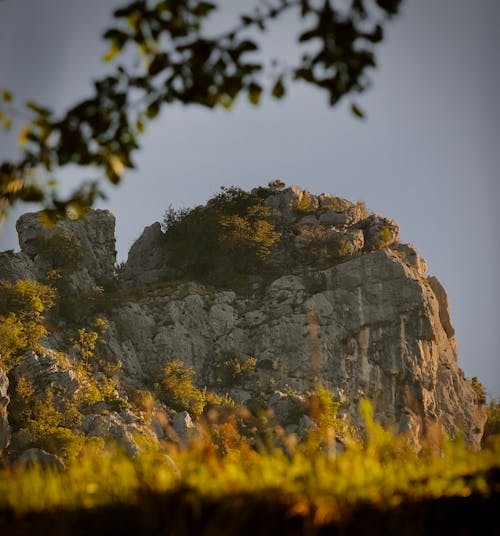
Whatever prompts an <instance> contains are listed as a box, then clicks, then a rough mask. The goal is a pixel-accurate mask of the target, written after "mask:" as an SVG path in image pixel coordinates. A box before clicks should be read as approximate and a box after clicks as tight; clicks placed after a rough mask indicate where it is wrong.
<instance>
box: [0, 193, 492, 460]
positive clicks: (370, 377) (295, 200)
mask: <svg viewBox="0 0 500 536" xmlns="http://www.w3.org/2000/svg"><path fill="white" fill-rule="evenodd" d="M265 204H266V206H267V207H269V209H270V210H271V212H272V217H273V218H274V219H273V221H274V222H275V225H276V228H278V229H279V230H280V233H281V236H282V238H281V241H280V243H279V244H278V246H277V247H276V250H275V252H274V253H273V254H272V255H271V257H270V260H269V265H270V266H271V267H272V270H270V271H269V273H266V274H258V275H254V276H253V279H252V281H253V283H252V286H251V287H249V288H248V289H246V291H245V292H241V291H239V290H238V291H237V290H236V289H231V288H216V287H213V286H209V285H206V284H205V285H204V284H201V283H200V282H194V281H190V282H186V281H185V278H184V280H183V279H176V276H177V275H178V274H176V271H175V269H174V268H173V267H172V266H169V256H168V247H167V246H168V244H166V242H165V236H164V234H163V233H162V230H161V227H160V225H159V224H158V223H156V224H153V225H152V226H150V227H147V228H146V229H145V230H144V233H143V234H142V235H141V237H140V238H139V239H138V241H137V242H136V243H135V244H134V245H133V246H132V248H131V250H130V253H129V257H128V261H127V262H126V263H125V265H124V267H123V269H122V270H121V271H120V272H121V273H120V274H119V276H118V278H115V282H114V284H115V290H114V291H113V293H111V294H110V295H109V296H108V298H107V300H106V308H105V309H104V310H103V312H102V315H103V316H105V317H106V320H107V322H108V329H107V331H106V335H105V340H104V341H103V345H102V348H101V351H102V353H103V355H106V356H107V357H108V358H109V359H110V360H112V361H116V360H117V359H120V360H121V361H122V363H123V369H122V375H123V377H124V378H125V379H126V382H127V384H128V385H130V386H133V387H134V388H138V389H145V388H148V387H149V386H151V385H152V384H153V382H154V381H155V378H156V377H157V374H158V372H159V371H160V369H162V368H163V367H164V366H165V364H166V363H168V362H169V361H171V360H174V359H180V360H182V361H183V362H184V363H185V364H186V365H187V366H190V367H192V368H194V370H195V371H196V381H197V382H198V383H199V384H200V386H207V387H208V388H210V389H213V390H215V391H217V392H219V393H220V394H225V393H228V394H229V395H231V396H232V397H233V398H234V399H235V400H237V401H239V402H247V403H252V402H254V401H255V400H259V401H260V403H263V404H267V405H268V406H269V407H274V408H275V410H276V413H277V414H278V415H280V416H282V417H283V418H284V419H285V421H286V423H287V425H290V426H291V427H292V428H291V429H292V430H296V429H299V428H300V426H301V424H300V423H302V424H303V418H302V417H301V414H300V411H298V409H297V408H299V409H300V405H301V400H302V399H301V393H302V392H304V391H307V390H309V389H311V388H313V387H314V386H315V385H317V383H318V382H321V383H322V384H324V385H326V386H327V387H328V388H330V389H331V390H332V391H334V392H335V393H337V396H338V397H339V399H341V400H342V401H343V403H344V410H345V411H346V412H347V413H348V414H350V415H351V416H352V418H353V419H354V420H356V418H357V415H358V405H359V401H360V399H361V398H362V397H368V398H369V399H371V400H372V402H373V404H374V408H375V415H376V417H377V418H378V419H379V420H380V421H382V422H383V423H384V424H385V425H388V426H391V427H392V428H393V429H395V430H397V431H406V430H409V431H411V432H412V433H414V435H415V436H416V437H417V438H418V437H420V438H422V437H423V436H424V435H425V433H426V427H427V425H428V424H429V423H431V422H438V423H440V424H441V425H442V426H443V427H444V428H445V430H446V431H447V432H448V433H449V434H450V435H456V434H457V433H459V432H463V433H464V434H465V437H466V438H467V440H468V441H469V443H471V444H472V445H475V446H478V445H479V443H480V439H481V433H482V429H483V426H484V421H485V412H484V407H483V405H482V404H483V402H482V401H481V400H480V397H479V396H478V395H477V393H476V391H475V390H474V389H473V387H472V386H471V383H470V382H469V381H468V380H467V379H466V378H465V377H464V375H463V373H462V371H461V370H460V368H459V366H458V363H457V352H456V343H455V339H454V330H453V327H452V324H451V320H450V314H449V308H448V304H447V298H446V293H445V291H444V289H443V287H442V286H441V284H440V283H439V281H438V280H437V279H436V278H435V277H428V276H427V273H426V269H427V267H426V263H425V261H424V260H423V259H422V258H421V257H420V256H419V255H418V253H417V252H416V250H415V248H414V247H413V246H412V245H411V244H401V243H400V242H399V227H398V225H397V223H396V222H394V221H393V220H391V219H390V218H384V217H382V216H379V215H376V214H373V213H369V212H368V211H367V210H366V208H365V207H364V205H363V204H361V203H352V202H350V201H348V200H345V199H341V198H338V197H335V196H332V195H329V194H321V195H319V196H315V195H312V194H311V193H309V192H307V191H305V190H303V189H301V188H299V187H296V186H294V187H291V188H286V189H284V190H280V191H275V192H272V193H270V195H269V196H268V197H267V199H266V200H265ZM113 227H114V219H113V217H112V215H111V214H109V213H107V212H105V211H95V212H94V211H91V212H90V213H89V215H88V216H87V217H86V218H85V219H84V220H83V221H81V222H64V223H62V224H59V229H60V230H64V231H66V230H67V231H70V232H71V233H73V235H74V236H75V237H76V238H77V240H78V242H79V244H80V245H81V247H82V249H83V251H84V254H83V257H82V261H81V263H80V265H79V267H78V269H77V270H76V272H75V273H76V274H79V275H77V276H74V277H77V279H78V278H79V279H78V281H80V284H79V285H77V284H76V283H75V284H74V285H73V286H74V288H77V287H78V288H83V287H85V286H86V285H87V286H88V285H91V284H95V283H96V282H99V281H102V280H103V279H104V280H105V279H107V278H111V277H112V274H113V266H114V260H115V250H114V236H113V233H112V231H113ZM18 230H19V233H20V243H21V249H22V253H21V254H12V253H9V254H7V253H4V254H0V268H2V266H8V267H9V268H8V270H7V269H5V271H7V272H8V273H9V274H12V273H15V271H16V266H19V271H20V272H22V273H23V274H28V275H29V274H30V273H32V274H34V275H35V276H37V274H40V272H41V271H42V268H44V269H45V268H46V266H45V264H46V259H44V256H43V251H40V250H39V249H37V240H39V237H40V233H41V234H42V236H45V235H46V234H47V231H45V230H43V229H41V227H40V225H39V223H38V220H37V217H36V216H35V215H32V214H30V215H25V216H24V217H22V218H21V219H20V221H19V223H18ZM43 233H45V235H44V234H43ZM325 252H326V253H325ZM8 255H10V257H8ZM12 255H21V256H22V257H21V256H19V257H16V258H15V259H16V260H15V261H14V260H12ZM16 263H17V264H16ZM30 263H31V264H30ZM44 263H45V264H44ZM83 274H86V275H85V277H87V278H88V281H86V280H85V277H84V275H83ZM181 275H182V274H181ZM1 278H2V274H0V279H1ZM85 281H86V282H85ZM51 341H52V344H53V345H57V338H54V337H52V339H51ZM249 359H251V360H252V361H251V364H252V366H251V367H250V366H248V367H246V368H245V367H241V366H239V368H238V366H235V364H236V365H238V364H239V363H240V364H241V363H243V362H245V363H246V362H248V363H250V361H248V360H249ZM22 366H24V367H28V368H27V370H26V371H25V374H26V375H29V374H30V371H29V368H30V367H29V359H27V361H26V363H25V364H24V365H22ZM56 373H57V371H55V370H52V371H51V372H50V374H52V375H53V374H56ZM23 374H24V373H23ZM44 374H45V373H44ZM50 374H48V373H47V374H45V376H43V377H44V378H46V380H47V381H49V380H50V378H51V376H50ZM66 380H67V382H69V383H71V381H70V378H67V379H66ZM66 380H64V381H65V382H66ZM179 415H180V417H179ZM179 415H178V416H177V417H176V419H177V421H179V422H177V421H176V423H175V426H176V428H178V429H179V431H180V432H179V433H180V435H182V433H184V431H185V430H184V428H186V430H187V428H189V426H188V425H187V424H186V423H188V422H189V419H188V417H189V416H186V415H183V414H179ZM294 419H295V421H294ZM180 421H182V422H180ZM181 425H182V426H181ZM184 425H185V426H184ZM128 426H129V428H128V429H124V428H123V418H122V417H119V415H118V414H114V413H111V414H108V415H107V416H102V415H97V416H96V415H93V416H90V417H89V418H88V419H87V420H86V421H85V424H84V431H85V433H91V434H93V433H97V432H98V431H101V432H102V433H106V434H111V435H113V436H114V437H116V438H120V437H121V438H122V439H123V438H125V439H123V441H124V442H125V444H126V445H128V447H126V448H130V449H131V450H133V446H132V444H131V443H130V442H129V441H128V435H127V434H128V433H129V432H130V431H131V429H130V426H132V425H131V424H129V425H128ZM183 427H184V428H183ZM159 428H161V427H159ZM181 429H182V430H181ZM163 433H164V432H162V431H161V430H160V431H159V432H158V434H159V435H161V434H163ZM186 433H187V432H186ZM158 434H157V435H158Z"/></svg>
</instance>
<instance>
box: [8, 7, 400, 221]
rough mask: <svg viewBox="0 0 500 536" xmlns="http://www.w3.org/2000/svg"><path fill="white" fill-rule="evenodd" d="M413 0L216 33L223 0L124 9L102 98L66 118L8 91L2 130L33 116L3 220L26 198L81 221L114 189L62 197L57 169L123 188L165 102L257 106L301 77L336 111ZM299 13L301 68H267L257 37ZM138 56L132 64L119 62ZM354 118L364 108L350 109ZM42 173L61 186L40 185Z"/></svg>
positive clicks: (263, 13) (275, 63)
mask: <svg viewBox="0 0 500 536" xmlns="http://www.w3.org/2000/svg"><path fill="white" fill-rule="evenodd" d="M401 1H402V0H350V1H349V2H347V1H334V0H320V1H315V0H266V1H261V2H260V3H259V4H258V5H257V6H256V7H255V8H254V9H253V11H250V12H248V13H245V14H242V15H241V16H240V18H239V21H238V22H237V23H236V24H235V26H234V27H232V28H229V29H228V30H227V31H224V32H222V33H220V34H219V35H216V36H210V35H208V33H207V32H206V30H205V28H206V24H205V23H206V20H207V18H208V17H209V16H210V15H211V14H213V13H214V12H216V11H217V9H218V6H217V5H216V4H215V3H212V2H208V1H200V0H138V1H133V2H131V3H129V4H127V5H124V6H123V7H121V8H119V9H117V10H116V11H115V12H114V14H113V17H114V24H113V26H111V27H110V28H108V29H107V30H106V31H105V33H104V35H103V38H104V39H105V40H106V41H107V42H109V46H110V48H109V51H108V53H107V54H106V57H105V59H106V60H107V61H113V62H114V64H115V67H114V70H113V72H112V73H111V74H109V75H108V76H106V77H104V78H102V79H100V80H97V81H96V82H95V83H94V94H93V95H91V96H90V97H89V98H87V99H85V100H82V101H81V102H78V103H76V104H75V105H74V106H73V107H71V108H70V109H69V110H67V111H66V112H64V113H62V114H61V115H56V114H55V113H54V112H53V111H52V110H49V109H47V108H46V107H44V106H41V105H39V104H37V103H34V102H28V103H26V105H25V108H24V110H23V111H21V110H18V109H17V108H15V107H14V103H13V95H12V94H11V93H10V92H9V91H8V90H7V89H4V90H2V91H0V126H3V127H4V128H5V129H9V128H11V125H12V117H13V116H14V115H16V114H22V113H24V114H28V115H27V117H28V118H29V120H28V121H27V123H26V124H25V126H24V128H23V129H22V131H21V133H20V135H19V138H18V141H19V144H20V145H21V146H22V155H21V157H20V159H19V160H18V161H5V162H0V218H4V217H5V216H6V214H7V212H8V210H9V209H10V208H11V207H12V206H13V205H15V204H16V203H19V202H29V201H34V202H37V203H39V204H40V205H41V206H42V207H44V209H45V216H46V221H47V222H48V223H50V222H54V221H55V220H56V219H57V218H59V217H65V216H66V215H67V213H68V210H71V211H72V212H73V213H74V214H76V215H82V214H84V213H85V211H86V210H87V209H88V208H89V207H91V206H92V205H93V204H94V202H95V200H96V199H97V198H98V197H103V193H102V191H101V189H100V187H99V183H98V182H97V181H82V182H81V185H80V187H79V188H78V189H77V191H75V192H73V193H72V194H71V195H70V196H68V197H66V198H62V197H61V196H60V195H59V194H58V191H57V187H56V186H55V184H56V180H55V176H54V175H55V173H56V171H57V170H58V169H60V168H61V167H64V166H66V165H68V164H76V165H78V166H81V167H87V168H88V167H92V168H98V169H101V170H103V172H104V174H105V175H106V177H107V179H108V180H109V181H110V182H111V183H113V184H118V183H119V182H120V181H121V179H122V175H123V173H124V170H125V169H126V168H133V167H134V162H133V158H132V156H133V153H134V151H136V150H137V149H139V144H138V139H139V137H140V135H141V133H142V132H143V131H144V129H145V125H146V124H147V122H148V121H151V120H153V119H154V118H155V117H156V116H157V115H158V114H159V113H160V110H161V108H162V107H163V106H164V105H165V104H167V105H168V104H171V103H175V102H177V103H182V104H184V105H193V104H197V105H199V106H203V107H205V108H215V107H217V106H222V107H224V108H226V109H229V108H231V106H232V105H233V103H234V102H235V101H236V99H237V98H238V97H239V96H240V95H241V94H244V95H246V97H247V98H248V100H249V101H250V102H251V103H252V104H253V105H258V104H259V103H260V102H261V98H262V96H263V95H265V94H268V95H270V96H272V97H273V98H275V99H281V98H283V97H284V96H285V94H286V91H287V87H288V86H289V84H290V83H292V82H294V81H302V82H306V83H308V84H310V85H313V86H316V87H317V88H319V89H321V90H323V91H325V92H326V94H327V96H328V99H329V103H330V105H332V106H334V105H336V104H337V103H338V102H340V100H341V99H342V98H344V97H345V96H347V95H353V94H357V93H362V92H363V91H365V90H366V89H367V88H368V87H370V84H371V79H370V77H369V75H368V71H369V70H370V69H371V68H374V67H375V66H376V59H375V53H374V50H375V47H376V45H377V44H378V43H380V42H381V41H382V39H383V37H384V31H383V27H384V24H385V23H386V21H387V20H388V19H390V18H391V17H393V16H394V15H396V14H397V13H398V9H399V7H400V4H401ZM291 11H295V12H296V13H297V14H298V16H299V20H300V24H301V26H302V31H301V33H300V35H299V37H298V40H297V44H298V49H299V51H300V53H301V56H300V58H298V59H297V61H296V63H295V64H294V65H293V66H288V65H285V64H284V62H283V61H280V60H279V59H276V58H274V59H273V60H272V61H268V58H267V59H266V58H265V56H264V55H263V54H262V50H261V47H260V45H259V42H258V40H257V36H258V35H259V33H261V32H264V31H266V30H267V29H268V28H269V26H270V24H271V22H272V21H273V20H276V19H279V18H280V17H281V16H283V15H284V14H285V13H286V12H291ZM125 51H127V53H132V54H133V55H134V58H136V60H138V61H134V62H133V63H132V66H131V67H130V66H129V67H126V66H124V65H123V64H119V63H117V60H118V59H119V58H121V59H124V60H125V59H127V58H129V57H130V56H129V54H124V52H125ZM351 110H352V112H353V114H354V115H356V116H357V117H360V118H362V117H363V116H364V114H363V111H362V110H361V109H360V107H359V106H358V105H357V104H356V103H355V102H352V103H351ZM40 171H42V172H43V173H44V174H45V175H46V176H48V177H49V178H50V179H51V180H50V181H48V182H47V183H46V184H44V183H41V182H40V181H37V174H38V173H39V172H40Z"/></svg>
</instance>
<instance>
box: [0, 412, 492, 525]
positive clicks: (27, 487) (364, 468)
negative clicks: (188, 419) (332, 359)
mask: <svg viewBox="0 0 500 536" xmlns="http://www.w3.org/2000/svg"><path fill="white" fill-rule="evenodd" d="M365 420H366V434H365V437H364V439H363V440H361V441H350V442H349V443H348V444H346V446H345V448H342V449H341V450H342V452H338V443H337V442H336V440H335V436H334V434H333V433H332V430H331V429H330V428H328V427H325V428H323V429H322V428H321V427H319V428H318V429H316V430H314V431H313V432H311V433H310V434H309V436H308V437H307V438H306V439H305V440H304V441H302V442H297V440H296V439H295V436H287V435H285V434H281V436H280V434H277V437H278V440H276V441H274V442H271V443H270V444H267V445H265V446H264V445H263V446H262V447H261V448H259V449H255V448H253V447H251V446H250V444H249V443H248V442H247V441H246V440H245V439H244V438H242V437H241V436H238V435H235V434H233V433H232V431H231V430H230V429H227V430H225V432H224V434H223V441H222V442H221V430H218V431H217V437H218V439H217V440H216V439H215V438H214V430H213V429H210V428H208V427H207V428H205V430H204V432H203V433H201V434H200V435H199V436H198V437H197V438H196V439H195V440H193V441H192V442H191V444H190V445H189V446H187V447H184V448H179V447H173V446H172V445H163V446H162V445H156V446H148V447H147V448H146V447H145V448H144V449H143V452H142V454H140V455H139V456H137V457H135V458H130V457H127V456H125V455H124V454H123V453H121V452H120V451H119V450H118V449H116V448H114V447H112V446H109V445H108V446H104V445H103V444H100V443H97V444H89V446H88V447H87V448H86V449H85V450H84V451H82V453H81V455H80V456H79V457H78V459H76V460H74V461H73V462H72V463H70V464H68V465H67V467H66V469H65V470H64V471H55V470H50V469H43V468H41V467H36V466H35V467H31V468H16V467H7V468H4V469H3V470H1V472H0V534H2V535H3V534H5V535H6V534H35V533H36V534H44V533H46V534H85V533H88V532H90V531H92V532H93V533H99V534H100V533H105V532H107V531H108V530H112V529H113V527H114V528H116V527H120V526H121V525H120V524H122V525H123V524H124V525H125V526H124V527H123V530H125V531H126V532H128V531H129V530H130V531H132V530H133V532H134V533H141V534H239V535H241V534H247V533H248V534H259V533H263V534H268V533H273V534H274V533H283V534H292V533H295V534H321V533H323V532H322V531H325V530H327V529H331V530H334V529H335V530H337V531H340V532H339V533H342V534H351V533H352V534H354V533H365V529H363V528H360V523H362V524H363V525H362V526H365V525H366V524H367V523H368V525H370V524H371V527H370V526H367V527H365V528H366V531H367V532H366V533H373V534H378V533H394V534H418V533H420V530H423V529H424V528H425V530H426V533H430V534H432V533H443V532H440V530H438V528H439V526H438V525H436V526H434V529H435V531H437V532H433V531H432V530H430V532H428V529H429V527H427V524H428V523H429V522H430V520H429V519H430V518H429V517H428V516H429V512H434V517H435V516H436V515H437V519H438V523H439V520H441V521H440V522H443V520H446V519H448V521H446V523H447V524H448V529H449V528H450V526H449V523H450V519H451V520H452V521H453V523H455V525H456V528H455V529H454V532H453V533H454V534H456V533H458V534H469V533H470V534H474V533H476V534H480V533H481V534H496V533H498V532H485V530H487V527H491V526H492V525H491V523H490V521H491V522H494V519H493V520H488V516H491V512H498V507H499V506H500V504H499V497H500V441H498V437H497V440H496V441H491V442H490V444H489V445H488V447H487V448H485V449H483V450H481V451H472V450H470V449H468V448H467V447H466V446H465V445H464V444H463V443H462V442H461V441H460V440H454V441H451V440H448V439H446V438H445V437H444V436H443V435H442V433H441V432H440V431H439V430H438V429H436V430H434V432H433V433H432V434H431V433H430V434H429V437H428V439H427V440H426V441H425V442H424V445H423V448H422V449H421V450H419V451H418V452H417V450H416V449H415V447H414V445H412V444H411V442H409V441H408V439H407V438H406V437H404V436H394V435H392V434H391V433H389V432H387V431H385V430H384V429H383V428H382V427H380V426H379V425H378V424H377V423H375V422H374V421H373V420H372V418H371V414H370V410H369V409H368V410H367V411H365ZM450 508H451V510H450ZM422 509H423V510H422ZM447 511H449V513H448V514H446V512H447ZM412 512H414V513H413V514H412ZM425 512H427V513H425ZM374 515H375V518H377V519H378V517H377V516H379V517H380V516H389V517H388V518H387V519H388V520H389V521H390V523H389V521H388V520H386V521H383V520H382V521H380V519H379V521H378V522H381V523H383V526H384V529H383V531H381V532H378V531H377V530H378V529H377V523H378V522H377V521H376V519H375V518H374ZM401 515H403V517H402V518H401ZM464 515H466V516H467V519H468V521H467V524H465V525H464V523H463V522H462V521H461V519H462V517H463V516H464ZM496 515H498V514H496ZM408 516H410V518H409V519H407V517H408ZM412 516H413V517H412ZM443 516H444V517H443ZM485 518H486V519H485ZM383 519H385V517H384V518H383ZM432 519H434V518H432ZM370 520H372V521H370ZM256 523H257V525H258V524H259V523H260V524H263V525H262V527H263V528H262V527H261V528H260V529H258V531H257V532H255V530H257V529H256V526H257V525H256ZM387 523H389V525H390V526H392V527H393V532H391V530H388V529H387ZM433 523H434V522H433ZM273 524H274V525H276V526H275V528H272V527H273V526H274V525H273ZM401 524H402V525H401ZM422 524H423V525H422ZM259 526H260V525H259ZM342 527H343V528H342ZM403 527H404V528H403ZM386 529H387V530H386ZM461 529H462V530H461ZM469 529H471V530H472V531H471V530H469ZM113 530H114V529H113ZM492 530H494V526H493V529H492ZM497 530H498V528H497ZM259 531H260V532H259ZM276 531H277V532H276ZM415 531H416V532H415ZM328 533H331V532H328ZM448 533H449V532H448Z"/></svg>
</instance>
